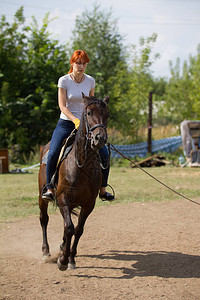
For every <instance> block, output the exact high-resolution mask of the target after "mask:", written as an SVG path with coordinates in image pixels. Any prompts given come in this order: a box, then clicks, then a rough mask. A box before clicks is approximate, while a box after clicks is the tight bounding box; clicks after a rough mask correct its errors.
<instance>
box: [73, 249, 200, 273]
mask: <svg viewBox="0 0 200 300" xmlns="http://www.w3.org/2000/svg"><path fill="white" fill-rule="evenodd" d="M80 256H81V257H82V258H84V257H90V258H91V259H92V258H95V259H97V260H104V262H105V263H104V266H102V267H96V266H95V265H94V266H93V267H89V268H94V269H98V268H99V269H107V268H108V267H106V260H114V261H116V265H117V261H124V262H131V261H132V262H133V264H132V265H131V268H130V267H129V268H126V267H121V268H118V267H109V268H108V269H110V270H112V269H113V270H119V269H120V270H121V271H122V273H123V275H122V276H121V277H118V276H117V277H112V276H108V278H113V279H115V278H116V279H119V278H121V279H131V278H133V277H135V276H139V277H147V276H157V277H163V278H200V256H197V255H189V254H183V253H179V252H165V251H149V252H135V251H115V250H113V251H109V252H107V253H105V254H97V255H80ZM98 265H99V264H98ZM101 265H102V264H101ZM84 268H88V267H84ZM75 276H81V277H98V276H96V274H95V275H94V276H88V275H78V274H76V275H75Z"/></svg>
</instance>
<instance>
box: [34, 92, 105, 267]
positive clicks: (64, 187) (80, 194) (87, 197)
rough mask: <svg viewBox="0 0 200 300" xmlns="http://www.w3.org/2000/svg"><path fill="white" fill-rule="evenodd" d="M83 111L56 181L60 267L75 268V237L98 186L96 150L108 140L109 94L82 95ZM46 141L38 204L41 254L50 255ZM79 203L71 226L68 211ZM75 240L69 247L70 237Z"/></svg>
mask: <svg viewBox="0 0 200 300" xmlns="http://www.w3.org/2000/svg"><path fill="white" fill-rule="evenodd" d="M83 103H84V111H83V115H82V118H81V122H80V127H79V129H78V132H77V134H76V137H75V142H74V145H73V148H72V150H71V152H70V153H69V154H68V156H67V158H66V159H64V160H63V161H62V163H61V165H60V168H59V173H58V182H57V184H56V189H57V193H56V199H57V205H58V207H59V209H60V212H61V214H62V216H63V219H64V236H63V243H62V245H61V254H60V256H59V257H58V260H57V264H58V267H59V269H60V270H62V271H64V270H66V269H67V268H70V269H74V268H75V255H76V252H77V245H78V241H79V239H80V237H81V235H82V234H83V228H84V224H85V221H86V219H87V217H88V216H89V215H90V213H91V212H92V210H93V209H94V206H95V201H96V197H97V195H98V192H99V188H100V186H101V176H102V172H101V166H100V160H99V155H98V150H99V149H100V148H102V147H103V146H104V145H105V144H106V142H107V131H106V127H107V120H108V115H109V114H108V108H107V104H108V97H107V98H105V99H104V100H99V99H96V98H95V97H89V98H88V97H86V96H84V95H83ZM48 149H49V144H47V145H46V146H45V147H44V148H43V151H42V153H41V166H40V171H39V207H40V223H41V226H42V231H43V244H42V251H43V255H44V256H48V255H50V252H49V245H48V241H47V224H48V220H49V216H48V213H47V208H48V203H47V202H46V201H44V200H42V191H43V189H44V187H45V185H46V165H45V164H43V163H42V157H43V156H44V154H45V153H46V152H47V151H48ZM76 207H80V213H79V217H78V224H77V226H76V228H74V225H73V222H72V219H71V213H72V212H73V210H74V209H75V208H76ZM73 235H74V242H73V244H72V247H71V239H72V236H73Z"/></svg>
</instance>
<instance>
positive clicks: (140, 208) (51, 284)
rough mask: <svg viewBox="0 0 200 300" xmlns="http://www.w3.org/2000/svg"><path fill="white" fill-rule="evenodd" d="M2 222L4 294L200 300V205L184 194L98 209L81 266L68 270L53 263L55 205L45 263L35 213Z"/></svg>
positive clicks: (57, 224)
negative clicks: (62, 270)
mask: <svg viewBox="0 0 200 300" xmlns="http://www.w3.org/2000/svg"><path fill="white" fill-rule="evenodd" d="M0 227H1V228H0V264H1V265H0V266H1V271H0V284H1V285H0V299H9V300H10V299H13V300H14V299H15V300H18V299H27V300H31V299H34V300H35V299H37V300H40V299H48V300H53V299H56V300H57V299H69V300H90V299H91V300H93V299H99V300H126V299H127V300H130V299H142V300H148V299H169V300H179V299H187V300H192V299H195V300H197V299H200V206H198V205H195V204H192V203H190V202H187V201H186V200H184V199H183V200H182V199H179V200H177V201H173V202H159V203H158V202H148V203H129V204H126V205H123V204H116V205H108V206H104V207H97V208H95V210H94V211H93V213H92V214H91V215H90V217H89V218H88V220H87V222H86V226H85V232H84V235H83V236H82V238H81V240H80V243H79V247H78V255H77V259H76V263H77V269H76V270H70V271H65V272H61V271H59V270H58V268H57V264H56V258H57V255H58V249H59V245H60V243H61V240H62V233H63V221H62V218H61V216H60V214H59V212H58V211H57V212H56V213H55V214H54V215H51V216H50V222H49V226H48V236H49V244H50V249H51V254H52V256H51V258H50V259H49V261H48V262H47V263H44V262H42V260H41V257H42V254H41V244H42V233H41V228H40V224H39V219H38V217H37V216H32V217H28V218H25V219H20V220H17V221H15V222H10V223H9V222H7V223H1V224H0Z"/></svg>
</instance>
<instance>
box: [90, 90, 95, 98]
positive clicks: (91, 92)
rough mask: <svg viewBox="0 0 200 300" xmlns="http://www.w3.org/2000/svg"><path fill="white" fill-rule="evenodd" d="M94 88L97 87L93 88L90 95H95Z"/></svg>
mask: <svg viewBox="0 0 200 300" xmlns="http://www.w3.org/2000/svg"><path fill="white" fill-rule="evenodd" d="M94 89H95V88H93V89H91V91H90V94H89V95H90V96H92V97H94Z"/></svg>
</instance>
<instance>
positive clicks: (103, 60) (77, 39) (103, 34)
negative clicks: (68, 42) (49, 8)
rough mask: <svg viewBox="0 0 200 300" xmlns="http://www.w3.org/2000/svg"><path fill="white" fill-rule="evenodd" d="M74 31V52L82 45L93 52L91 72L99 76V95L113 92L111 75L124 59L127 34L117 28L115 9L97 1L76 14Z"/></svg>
mask: <svg viewBox="0 0 200 300" xmlns="http://www.w3.org/2000/svg"><path fill="white" fill-rule="evenodd" d="M72 33H73V35H72V52H73V51H74V50H77V49H82V50H85V51H86V52H87V53H88V55H89V58H90V63H89V65H88V67H87V72H88V74H90V75H91V76H93V77H94V78H95V80H96V89H95V94H96V96H97V97H101V98H102V97H104V96H105V95H107V94H110V88H111V86H112V83H110V81H109V78H110V77H111V76H113V74H115V73H116V70H117V65H118V63H119V62H122V61H124V57H123V45H122V40H123V37H122V36H121V35H120V34H119V33H118V31H117V26H116V21H115V20H113V19H112V14H111V11H109V12H106V11H102V10H100V7H99V6H98V5H94V7H93V10H92V11H88V10H86V11H84V12H83V13H82V15H81V16H78V17H77V18H76V22H75V29H74V30H73V32H72Z"/></svg>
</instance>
